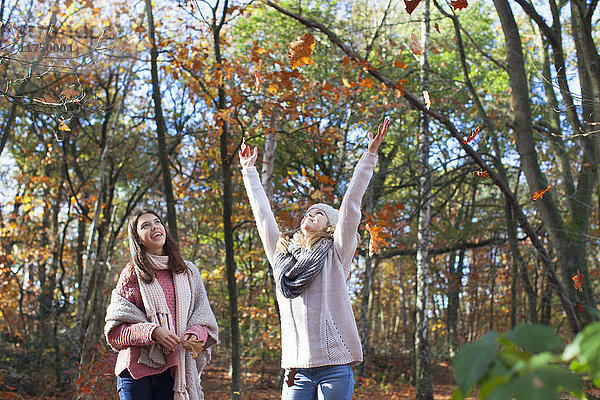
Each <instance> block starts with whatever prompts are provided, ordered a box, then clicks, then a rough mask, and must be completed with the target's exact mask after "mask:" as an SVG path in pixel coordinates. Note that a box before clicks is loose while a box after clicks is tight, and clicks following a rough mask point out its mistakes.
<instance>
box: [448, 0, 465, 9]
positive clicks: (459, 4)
mask: <svg viewBox="0 0 600 400" xmlns="http://www.w3.org/2000/svg"><path fill="white" fill-rule="evenodd" d="M450 5H451V6H452V7H453V8H454V9H455V10H461V9H463V8H467V6H468V4H467V0H453V1H451V2H450Z"/></svg>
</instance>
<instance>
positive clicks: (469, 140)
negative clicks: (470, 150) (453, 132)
mask: <svg viewBox="0 0 600 400" xmlns="http://www.w3.org/2000/svg"><path fill="white" fill-rule="evenodd" d="M482 129H483V128H482V127H481V126H478V127H477V128H475V129H473V130H472V131H471V134H470V135H469V136H468V137H467V138H466V139H465V142H467V143H470V142H471V141H473V139H475V136H477V134H478V133H479V132H481V130H482Z"/></svg>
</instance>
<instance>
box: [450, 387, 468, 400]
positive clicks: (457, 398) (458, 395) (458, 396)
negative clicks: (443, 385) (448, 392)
mask: <svg viewBox="0 0 600 400" xmlns="http://www.w3.org/2000/svg"><path fill="white" fill-rule="evenodd" d="M464 399H465V396H463V394H462V392H461V391H460V388H456V389H454V391H453V392H452V399H450V400H464Z"/></svg>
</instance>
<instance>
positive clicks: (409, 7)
mask: <svg viewBox="0 0 600 400" xmlns="http://www.w3.org/2000/svg"><path fill="white" fill-rule="evenodd" d="M420 2H421V0H404V5H405V6H406V12H407V13H408V14H409V15H410V14H412V12H413V11H415V8H417V6H418V5H419V3H420Z"/></svg>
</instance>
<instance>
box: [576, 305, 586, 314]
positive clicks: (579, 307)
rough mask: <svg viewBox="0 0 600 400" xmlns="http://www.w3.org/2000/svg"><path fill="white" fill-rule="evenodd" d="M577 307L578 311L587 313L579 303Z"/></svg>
mask: <svg viewBox="0 0 600 400" xmlns="http://www.w3.org/2000/svg"><path fill="white" fill-rule="evenodd" d="M575 307H577V309H578V310H579V311H581V312H585V308H583V306H582V305H581V304H579V303H577V304H575Z"/></svg>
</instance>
